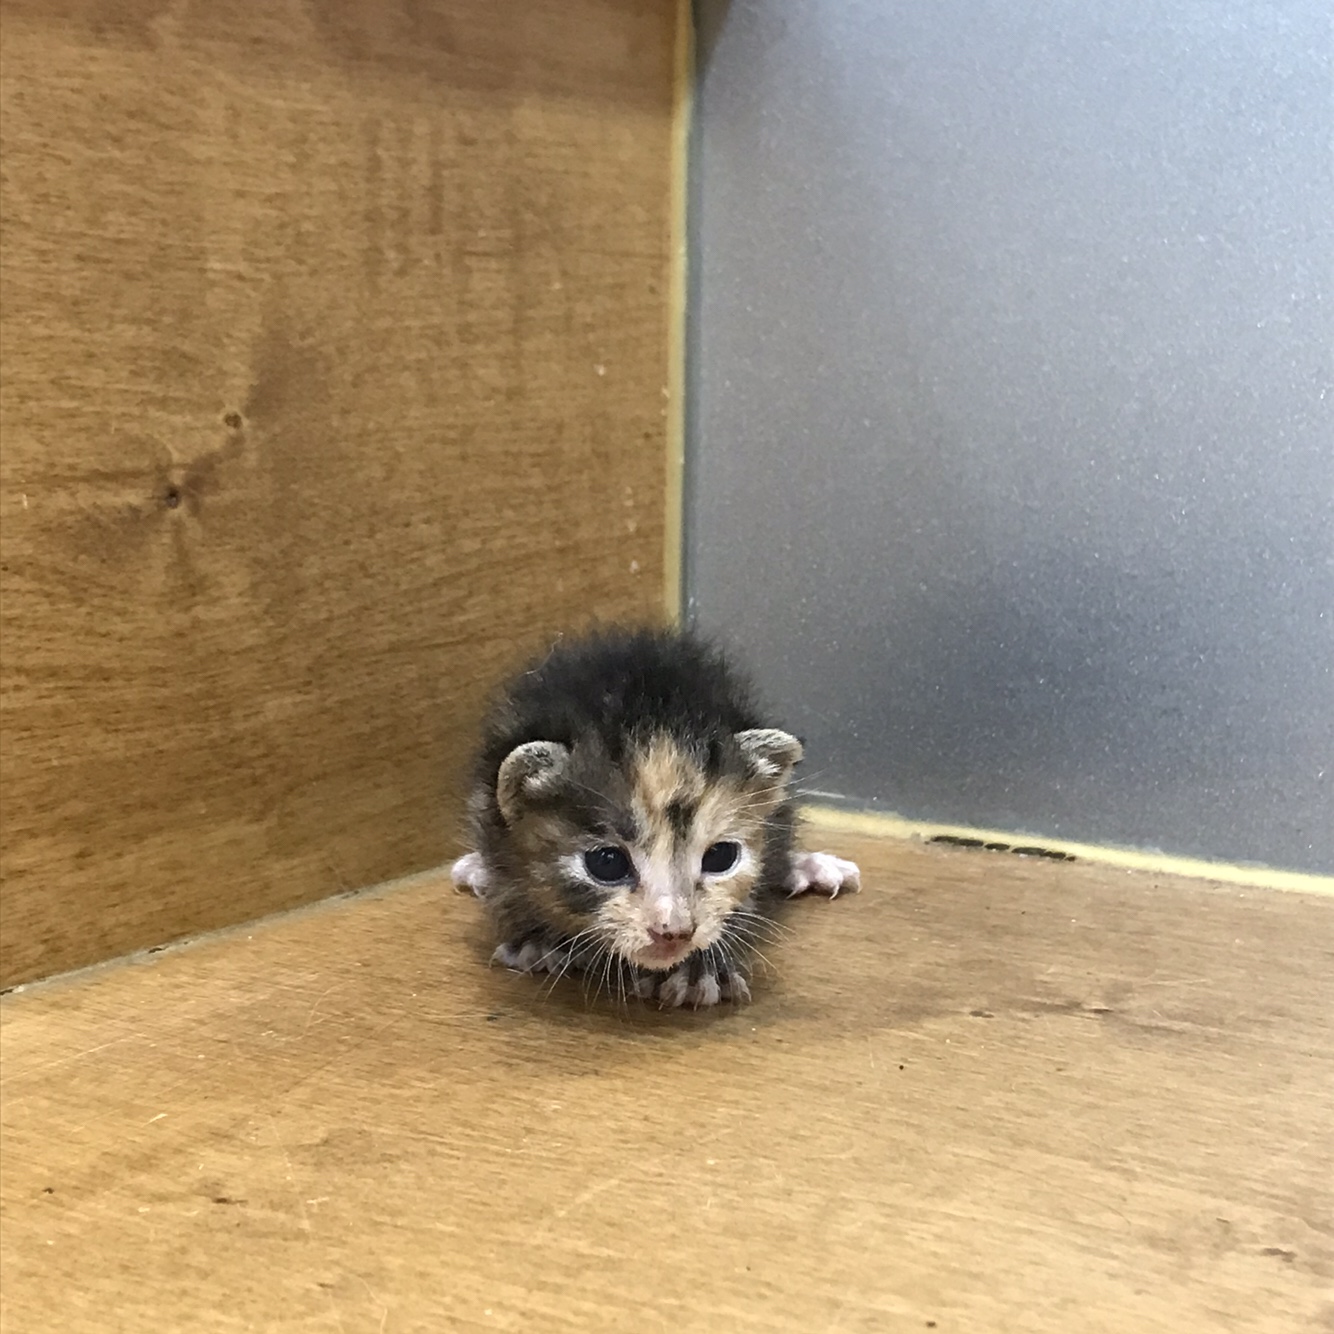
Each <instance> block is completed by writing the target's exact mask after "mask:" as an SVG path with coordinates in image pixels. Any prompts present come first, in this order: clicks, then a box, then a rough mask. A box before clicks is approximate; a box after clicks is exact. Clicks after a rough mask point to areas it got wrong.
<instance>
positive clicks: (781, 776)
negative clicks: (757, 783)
mask: <svg viewBox="0 0 1334 1334" xmlns="http://www.w3.org/2000/svg"><path fill="white" fill-rule="evenodd" d="M736 740H737V745H739V746H740V747H741V754H742V756H743V757H744V759H745V761H746V767H747V769H749V771H750V776H751V777H752V778H758V779H760V780H761V781H763V782H764V783H766V784H770V785H772V786H780V785H782V784H783V783H786V782H787V780H788V778H789V777H791V775H792V770H793V769H794V768H796V766H797V763H798V762H799V761H800V759H801V756H802V750H801V742H800V741H798V740H797V738H796V737H794V736H793V735H792V734H791V733H790V732H780V731H779V730H778V728H776V727H753V728H751V729H750V730H749V731H747V732H738V733H737V734H736Z"/></svg>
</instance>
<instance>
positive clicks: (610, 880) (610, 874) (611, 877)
mask: <svg viewBox="0 0 1334 1334" xmlns="http://www.w3.org/2000/svg"><path fill="white" fill-rule="evenodd" d="M584 867H585V869H586V870H587V871H588V874H589V875H591V876H592V877H593V879H594V880H598V881H601V883H602V884H604V885H615V884H617V883H619V882H620V881H622V880H628V879H629V878H630V855H629V853H627V852H626V850H625V849H624V848H617V847H613V846H611V845H610V844H608V845H607V846H606V847H605V848H594V849H593V851H592V852H586V853H584Z"/></svg>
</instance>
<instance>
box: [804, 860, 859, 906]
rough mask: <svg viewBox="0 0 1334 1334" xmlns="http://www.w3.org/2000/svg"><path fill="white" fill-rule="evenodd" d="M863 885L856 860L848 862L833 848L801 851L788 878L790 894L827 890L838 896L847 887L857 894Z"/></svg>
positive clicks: (831, 896) (815, 892) (822, 892)
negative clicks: (822, 850) (835, 854)
mask: <svg viewBox="0 0 1334 1334" xmlns="http://www.w3.org/2000/svg"><path fill="white" fill-rule="evenodd" d="M861 887H862V873H861V871H859V870H858V869H857V863H856V862H845V861H844V860H843V858H842V857H835V856H834V854H833V853H832V852H799V853H796V854H795V855H794V856H793V858H792V871H791V873H790V874H789V876H788V878H787V893H788V897H789V898H795V897H796V896H797V895H798V894H827V895H828V896H829V897H830V898H831V899H836V898H838V896H839V895H840V894H841V893H843V892H844V891H845V890H846V891H847V892H848V893H849V894H855V893H856V892H857V891H858V890H859V889H860V888H861Z"/></svg>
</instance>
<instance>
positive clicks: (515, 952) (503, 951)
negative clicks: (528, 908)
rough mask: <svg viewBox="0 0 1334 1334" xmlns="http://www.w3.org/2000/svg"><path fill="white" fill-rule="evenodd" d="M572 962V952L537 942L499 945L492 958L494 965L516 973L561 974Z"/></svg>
mask: <svg viewBox="0 0 1334 1334" xmlns="http://www.w3.org/2000/svg"><path fill="white" fill-rule="evenodd" d="M569 961H570V952H569V951H568V950H566V949H564V948H563V947H562V946H559V945H555V946H549V945H542V944H540V943H539V942H538V941H536V940H525V941H524V942H523V943H522V944H519V945H516V944H514V943H513V942H507V943H506V944H504V945H497V946H496V950H495V953H494V954H492V956H491V962H492V963H498V964H500V965H501V967H503V968H509V969H511V970H512V971H514V972H516V973H559V972H561V971H563V970H564V968H565V967H566V965H567V964H568V963H569Z"/></svg>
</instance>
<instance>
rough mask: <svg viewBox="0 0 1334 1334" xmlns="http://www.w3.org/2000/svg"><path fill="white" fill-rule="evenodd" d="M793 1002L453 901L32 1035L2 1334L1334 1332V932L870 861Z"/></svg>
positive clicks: (68, 1018)
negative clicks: (654, 996) (682, 1007)
mask: <svg viewBox="0 0 1334 1334" xmlns="http://www.w3.org/2000/svg"><path fill="white" fill-rule="evenodd" d="M838 850H839V851H842V852H845V853H847V854H850V855H854V856H856V857H858V858H859V859H860V860H861V862H862V865H863V869H864V878H865V883H866V889H865V891H864V892H863V893H862V894H861V895H860V896H859V897H854V898H848V899H840V900H838V901H837V902H834V903H802V904H800V905H798V907H797V909H796V910H795V911H794V912H793V914H792V919H791V923H792V927H793V935H792V936H791V938H789V939H788V940H787V941H786V942H785V943H783V944H781V945H779V946H778V947H777V948H775V949H774V950H773V951H772V958H773V961H774V964H775V965H776V969H777V971H776V973H775V974H774V975H773V976H772V977H771V978H770V979H769V980H768V981H767V982H764V983H763V984H762V985H760V986H758V987H757V988H756V995H755V1001H754V1003H753V1004H752V1005H751V1006H749V1007H748V1008H745V1009H742V1010H735V1011H734V1010H724V1011H722V1012H720V1013H717V1014H703V1015H693V1014H670V1015H661V1014H658V1013H656V1012H650V1011H648V1010H645V1009H642V1008H635V1009H632V1010H630V1011H629V1012H624V1011H617V1010H616V1009H615V1008H614V1007H609V1008H601V1009H600V1008H597V1007H593V1008H589V1007H588V1006H587V1005H586V1003H585V1001H584V1000H583V998H582V996H581V994H580V992H579V989H578V988H577V987H575V986H568V987H562V988H560V989H559V990H558V991H557V993H556V994H555V995H552V996H550V997H546V996H544V995H542V992H541V988H540V987H539V986H538V985H537V984H536V983H535V982H534V981H533V980H532V979H527V978H521V977H515V976H511V975H509V974H506V973H504V972H502V971H497V970H492V969H488V968H487V967H485V966H484V959H485V951H484V941H483V937H482V934H481V931H480V924H479V923H478V921H477V919H476V908H475V905H474V904H473V903H472V902H471V901H469V900H466V899H462V898H459V897H456V896H454V895H453V894H451V893H449V892H448V890H447V889H446V888H445V886H444V885H443V883H442V882H440V881H439V880H429V881H418V882H415V883H413V884H410V885H407V886H401V887H398V888H395V889H391V890H387V891H382V892H379V893H374V894H369V895H365V896H362V897H359V898H356V899H352V900H344V901H341V902H337V903H333V904H329V905H325V906H323V907H318V908H314V909H310V910H305V911H303V912H301V913H299V914H296V915H293V916H289V917H286V918H282V919H277V920H271V921H269V922H267V923H265V924H263V925H261V926H256V927H252V928H249V929H247V930H242V931H240V932H236V933H232V934H230V935H227V936H223V937H215V938H212V939H209V940H206V941H204V942H202V943H199V944H196V945H194V946H190V947H187V948H184V949H180V950H176V951H171V952H167V953H164V954H161V955H158V956H155V957H153V958H150V959H147V960H141V961H136V962H132V963H129V964H122V965H117V966H111V967H107V968H105V969H102V970H100V971H97V972H94V973H91V974H85V975H83V976H81V977H76V978H74V979H71V980H68V981H64V982H59V983H56V984H51V985H48V986H45V987H39V988H35V989H32V990H29V991H26V992H20V993H17V994H14V995H11V996H10V997H8V998H7V999H6V1000H5V1001H4V1005H3V1020H4V1024H3V1039H4V1045H3V1113H4V1133H5V1141H4V1160H3V1167H4V1173H3V1195H4V1216H3V1222H4V1228H3V1285H2V1286H0V1299H2V1300H3V1312H2V1318H3V1328H4V1331H5V1334H38V1332H39V1331H57V1330H58V1331H62V1332H63V1331H69V1332H71V1334H77V1332H78V1331H92V1330H96V1331H114V1330H125V1331H135V1332H136V1334H138V1332H139V1331H190V1332H193V1331H215V1330H216V1331H224V1330H226V1331H231V1330H272V1331H320V1330H324V1331H329V1334H354V1332H360V1331H367V1332H369V1334H380V1332H381V1331H383V1334H391V1332H392V1334H398V1332H399V1331H452V1330H524V1331H533V1330H541V1331H604V1330H626V1331H634V1332H635V1334H638V1332H639V1331H656V1330H664V1331H665V1330H670V1331H672V1332H673V1334H683V1332H687V1331H696V1330H698V1331H714V1330H717V1331H728V1334H733V1332H735V1331H742V1330H775V1331H789V1330H790V1331H798V1330H800V1331H889V1332H891V1334H893V1332H894V1331H901V1330H902V1331H908V1330H924V1329H933V1328H934V1329H938V1330H940V1331H941V1332H942V1334H948V1332H949V1331H961V1332H962V1331H968V1332H969V1334H978V1332H980V1331H1007V1332H1008V1331H1016V1332H1021V1331H1051V1332H1052V1334H1056V1332H1057V1331H1059V1332H1060V1334H1071V1332H1072V1331H1084V1330H1106V1331H1116V1332H1117V1334H1148V1332H1149V1331H1164V1332H1165V1334H1167V1332H1170V1334H1191V1332H1193V1331H1204V1330H1226V1331H1243V1330H1244V1331H1271V1330H1272V1331H1275V1334H1279V1332H1281V1334H1293V1332H1294V1331H1301V1330H1332V1329H1334V1023H1332V1022H1331V1015H1332V1014H1334V899H1328V898H1317V897H1304V896H1301V895H1297V894H1282V893H1274V892H1249V891H1242V890H1238V889H1236V888H1235V887H1233V888H1223V887H1218V886H1212V885H1209V884H1205V883H1201V882H1191V881H1173V880H1168V879H1165V878H1163V877H1161V876H1152V875H1148V874H1145V873H1128V872H1125V871H1119V870H1109V869H1105V868H1103V869H1098V868H1093V867H1089V866H1085V865H1084V864H1075V865H1057V864H1048V863H1042V862H1032V861H1028V860H1024V859H1020V858H1016V857H1013V856H1010V855H1007V854H1003V853H986V852H976V853H973V852H961V851H948V850H944V849H938V848H930V847H922V846H914V845H910V844H897V843H888V842H879V843H877V842H871V841H868V840H865V839H856V840H844V841H842V843H841V845H840V846H839V848H838Z"/></svg>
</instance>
